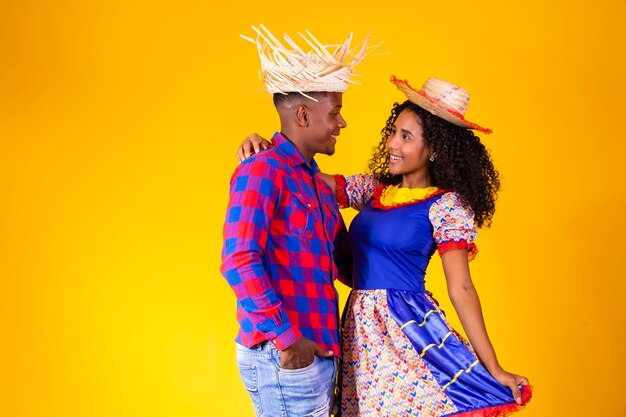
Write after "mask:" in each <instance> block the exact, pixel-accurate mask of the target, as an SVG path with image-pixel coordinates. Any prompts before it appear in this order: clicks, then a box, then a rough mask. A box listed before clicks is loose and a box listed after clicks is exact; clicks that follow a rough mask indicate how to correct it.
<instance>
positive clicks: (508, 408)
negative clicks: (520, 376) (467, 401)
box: [448, 385, 533, 417]
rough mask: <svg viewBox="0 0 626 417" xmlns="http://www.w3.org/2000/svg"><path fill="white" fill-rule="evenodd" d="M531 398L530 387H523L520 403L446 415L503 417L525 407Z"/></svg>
mask: <svg viewBox="0 0 626 417" xmlns="http://www.w3.org/2000/svg"><path fill="white" fill-rule="evenodd" d="M532 396H533V388H532V386H530V385H524V388H523V389H522V403H521V404H518V403H509V404H502V405H497V406H494V407H487V408H482V409H480V410H472V411H464V412H461V413H457V414H448V417H505V416H508V415H509V414H513V413H515V412H516V411H519V410H521V409H522V408H524V407H526V404H528V402H529V401H530V399H531V398H532Z"/></svg>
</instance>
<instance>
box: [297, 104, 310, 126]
mask: <svg viewBox="0 0 626 417" xmlns="http://www.w3.org/2000/svg"><path fill="white" fill-rule="evenodd" d="M296 122H297V123H298V126H300V127H308V126H309V109H307V107H306V106H305V105H304V104H299V105H298V106H297V107H296Z"/></svg>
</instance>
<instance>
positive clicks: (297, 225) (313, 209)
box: [286, 193, 321, 237]
mask: <svg viewBox="0 0 626 417" xmlns="http://www.w3.org/2000/svg"><path fill="white" fill-rule="evenodd" d="M286 208H287V213H286V214H287V232H288V234H290V235H292V236H302V237H312V236H315V235H316V234H317V233H316V232H315V226H316V221H318V220H321V219H318V217H319V207H318V202H317V199H316V198H313V197H310V196H308V195H306V194H301V193H292V194H291V199H290V201H289V203H288V205H287V207H286Z"/></svg>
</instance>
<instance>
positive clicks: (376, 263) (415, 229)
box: [350, 196, 440, 292]
mask: <svg viewBox="0 0 626 417" xmlns="http://www.w3.org/2000/svg"><path fill="white" fill-rule="evenodd" d="M439 197H440V196H435V197H432V198H429V199H426V200H425V201H421V202H418V203H414V204H409V205H402V206H399V207H394V208H390V209H382V208H378V207H376V205H375V204H372V201H370V202H369V203H368V204H367V205H366V206H365V207H364V208H363V209H362V210H361V212H360V213H359V214H358V215H357V216H356V217H355V218H354V220H353V221H352V224H351V226H350V245H351V247H352V256H353V264H354V268H353V271H354V272H353V273H354V276H353V280H354V281H353V285H354V288H355V289H363V290H367V289H380V288H386V289H398V290H411V291H418V292H423V291H424V276H425V274H426V268H427V267H428V263H429V261H430V258H431V257H432V255H433V253H434V252H435V250H436V248H437V245H436V243H435V240H434V238H433V226H432V224H431V222H430V219H429V211H430V208H431V206H432V204H433V203H434V202H435V201H437V199H438V198H439Z"/></svg>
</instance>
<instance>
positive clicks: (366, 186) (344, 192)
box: [335, 174, 379, 210]
mask: <svg viewBox="0 0 626 417" xmlns="http://www.w3.org/2000/svg"><path fill="white" fill-rule="evenodd" d="M335 184H336V186H335V196H336V197H337V202H338V203H339V207H340V208H347V207H352V208H353V209H356V210H361V209H362V208H363V207H365V204H367V202H368V201H369V199H370V198H371V197H372V194H373V193H374V189H375V188H376V187H377V186H378V184H379V182H378V180H377V179H376V178H375V177H374V176H373V175H364V174H357V175H351V176H349V177H344V176H343V175H335Z"/></svg>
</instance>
